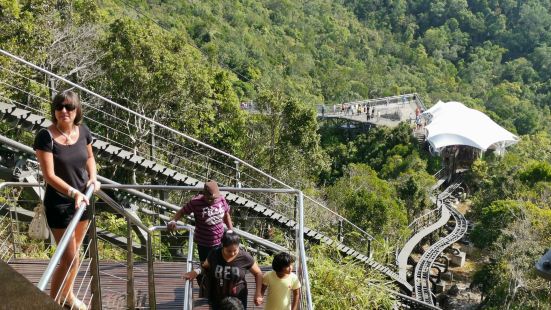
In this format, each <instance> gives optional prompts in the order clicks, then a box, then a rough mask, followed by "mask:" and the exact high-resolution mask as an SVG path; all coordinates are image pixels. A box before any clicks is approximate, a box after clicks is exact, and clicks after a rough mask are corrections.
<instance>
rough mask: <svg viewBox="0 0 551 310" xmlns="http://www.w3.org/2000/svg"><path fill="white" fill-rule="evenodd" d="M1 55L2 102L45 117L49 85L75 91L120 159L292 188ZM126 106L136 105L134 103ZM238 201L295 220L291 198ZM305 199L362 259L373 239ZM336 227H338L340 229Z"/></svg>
mask: <svg viewBox="0 0 551 310" xmlns="http://www.w3.org/2000/svg"><path fill="white" fill-rule="evenodd" d="M0 54H2V55H4V56H6V57H8V58H7V59H11V60H13V61H11V62H10V61H7V62H5V63H4V64H2V65H0V71H1V72H4V73H5V74H6V75H8V76H12V77H13V78H11V79H6V80H0V84H1V85H0V86H2V87H4V88H5V89H7V90H9V92H6V93H0V100H4V101H5V102H8V103H11V104H15V105H17V106H18V107H21V108H25V109H27V110H29V111H32V112H33V113H36V114H38V115H43V116H45V117H48V115H49V111H48V109H47V108H46V106H47V105H48V104H49V102H50V99H49V97H48V96H49V95H48V94H51V93H55V92H57V89H53V88H52V87H50V85H58V86H57V88H60V89H63V88H75V89H78V90H80V91H81V92H82V94H81V97H82V103H83V106H84V107H85V108H86V109H87V111H86V113H85V119H86V122H87V124H88V126H89V127H90V128H91V129H92V131H93V132H94V135H95V137H97V138H98V139H100V140H102V141H105V142H108V143H110V144H111V145H112V146H114V147H117V148H120V150H118V151H117V152H118V154H119V156H122V155H121V154H123V153H124V154H125V155H124V156H134V155H135V156H139V157H141V158H142V159H143V160H146V161H151V165H152V167H159V166H156V165H155V163H157V164H159V165H162V166H163V167H164V168H166V169H165V172H164V174H174V173H176V172H178V173H182V174H184V175H185V176H187V177H188V179H187V180H190V181H192V180H193V179H196V180H199V181H205V180H207V179H216V180H217V181H218V182H219V183H220V184H224V185H233V184H237V183H240V184H241V186H243V187H256V188H287V189H292V188H293V187H292V186H291V185H288V184H286V183H284V182H283V181H281V180H280V179H277V178H275V177H273V176H271V175H269V174H267V173H265V172H263V171H262V170H260V169H258V168H256V167H254V166H253V165H251V164H249V163H248V162H246V161H244V160H242V159H240V158H237V157H235V156H233V155H231V154H229V153H227V152H225V151H222V150H220V149H218V148H216V147H213V146H211V145H208V144H206V143H204V142H201V141H199V140H197V139H195V138H193V137H190V136H188V135H186V134H184V133H182V132H180V131H178V130H175V129H173V128H170V127H168V126H166V125H163V124H162V123H161V122H159V120H161V121H164V120H169V119H170V116H169V115H162V113H161V114H158V115H156V118H155V119H152V118H149V117H147V116H144V115H142V114H141V113H137V112H135V111H133V110H132V109H129V108H128V107H126V106H123V105H121V104H118V103H116V102H114V101H112V100H110V99H108V98H105V97H103V96H101V95H99V94H96V93H94V92H92V91H90V90H89V89H87V88H85V87H82V86H80V85H78V84H76V83H73V82H71V81H69V80H67V79H65V78H63V77H60V76H58V75H56V74H54V73H52V72H50V71H48V70H45V69H43V68H40V67H38V66H36V65H34V64H32V63H29V62H27V61H25V60H24V59H21V58H20V57H17V56H15V55H12V54H10V53H9V52H6V51H3V50H1V49H0ZM20 64H22V65H23V66H24V67H26V68H31V69H32V72H33V73H32V74H29V75H23V74H20V73H19V72H18V71H17V70H15V69H16V67H17V66H19V65H20ZM27 72H28V70H27ZM45 80H51V81H55V83H49V84H48V83H44V81H45ZM127 104H128V105H129V106H132V105H134V103H132V102H127ZM157 110H158V109H157ZM148 164H149V162H148ZM164 168H163V169H164ZM169 170H170V173H167V172H168V171H169ZM161 182H167V179H166V177H165V178H164V179H161ZM241 195H243V197H245V198H249V199H251V200H253V201H254V202H257V203H260V204H265V205H266V206H268V207H269V208H272V209H274V211H276V212H278V213H281V214H284V215H285V216H287V217H288V218H292V217H293V216H294V214H292V212H293V211H292V210H294V208H293V205H294V200H293V199H292V198H291V197H278V200H277V201H274V200H273V195H271V194H269V193H241ZM305 198H306V199H305V203H304V211H305V216H306V219H307V221H308V222H307V224H308V226H313V227H315V229H316V230H318V231H320V232H321V233H323V234H325V235H326V236H328V237H330V238H332V239H334V240H337V239H338V238H339V237H341V236H342V237H344V238H345V243H347V244H348V245H349V246H352V247H353V248H354V249H356V250H358V251H360V252H364V253H365V252H366V251H367V250H368V248H369V247H370V246H368V245H367V243H368V242H369V243H371V240H373V239H374V238H373V236H372V235H370V234H369V233H367V232H366V231H365V230H362V229H359V228H358V227H357V226H356V225H354V224H353V223H351V222H350V221H348V220H347V219H346V218H344V217H342V216H341V215H339V214H337V213H336V212H334V211H333V210H331V209H329V208H327V207H326V206H325V205H323V204H322V203H320V202H318V201H316V200H314V199H312V198H310V197H305ZM176 199H178V198H176V197H167V201H175V200H176ZM339 223H342V225H341V226H339ZM339 227H340V229H339Z"/></svg>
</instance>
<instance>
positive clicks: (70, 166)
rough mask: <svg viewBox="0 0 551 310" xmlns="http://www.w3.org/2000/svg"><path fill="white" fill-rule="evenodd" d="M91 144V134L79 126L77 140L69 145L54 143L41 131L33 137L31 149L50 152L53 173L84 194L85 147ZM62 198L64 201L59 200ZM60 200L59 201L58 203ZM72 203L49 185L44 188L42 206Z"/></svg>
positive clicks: (85, 180)
mask: <svg viewBox="0 0 551 310" xmlns="http://www.w3.org/2000/svg"><path fill="white" fill-rule="evenodd" d="M90 143H92V134H91V133H90V129H88V127H86V126H85V125H80V126H79V136H78V140H77V141H76V142H75V143H74V144H71V145H65V144H61V143H58V142H56V141H55V140H53V139H52V136H50V133H49V132H48V130H46V129H41V130H40V131H39V132H38V133H37V134H36V137H35V140H34V145H33V148H34V149H35V150H41V151H44V152H50V153H52V154H53V157H54V172H55V175H57V176H58V177H60V178H61V179H62V180H63V181H65V182H66V183H67V184H69V185H70V186H72V187H73V188H75V189H77V190H79V191H80V192H82V193H84V191H85V190H86V182H88V171H87V170H86V161H87V160H88V151H87V148H86V146H87V145H88V144H90ZM60 198H64V199H60ZM60 200H61V201H60ZM67 200H69V201H70V202H72V201H73V200H72V199H71V198H69V197H68V196H67V195H66V193H59V192H57V191H56V190H55V189H54V188H53V187H52V186H50V185H49V184H48V185H47V186H46V194H45V197H44V205H46V206H48V205H52V204H53V205H55V204H58V203H66V202H67Z"/></svg>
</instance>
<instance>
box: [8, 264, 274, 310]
mask: <svg viewBox="0 0 551 310" xmlns="http://www.w3.org/2000/svg"><path fill="white" fill-rule="evenodd" d="M88 262H89V261H88V260H86V261H85V262H84V263H83V264H82V267H81V269H80V271H79V273H78V276H77V279H76V281H75V283H76V284H75V293H76V292H77V291H78V286H79V283H81V280H82V278H83V277H85V278H86V279H87V281H85V284H84V285H83V288H82V289H81V291H80V293H79V294H77V296H78V297H79V298H81V297H82V296H83V295H84V294H83V292H84V291H85V290H86V287H85V286H86V285H87V284H88V283H89V279H90V273H89V272H88V274H86V267H87V266H88ZM47 263H48V261H47V260H37V259H18V260H14V261H11V262H10V263H9V264H10V266H11V267H12V268H13V269H15V270H16V271H17V272H19V273H21V274H22V275H24V276H25V277H26V278H27V279H28V280H29V281H31V282H32V283H33V284H35V285H36V284H37V283H38V281H39V280H40V277H41V276H42V274H43V272H44V270H45V269H46V266H47ZM185 266H186V263H185V262H156V263H155V264H154V268H155V291H156V298H157V309H179V310H181V309H183V305H184V300H183V298H184V281H183V280H182V278H181V276H182V273H183V272H184V270H185ZM262 269H263V271H267V270H269V268H264V267H263V268H262ZM100 273H101V280H100V281H101V291H102V302H103V309H126V266H125V265H123V264H122V263H121V262H113V261H101V262H100ZM85 274H86V275H85ZM134 281H135V282H134V283H135V296H136V308H138V309H146V308H149V304H148V302H149V299H148V293H147V264H146V263H141V262H140V263H135V265H134ZM247 282H248V283H247V284H248V287H249V301H248V303H249V305H248V309H264V307H262V306H261V307H256V306H254V303H253V297H254V288H255V285H254V278H253V277H252V275H251V274H250V273H248V274H247ZM195 284H196V282H194V288H193V297H194V309H209V307H208V305H207V302H206V300H204V299H199V298H198V288H197V285H195ZM49 289H50V288H49V284H48V287H47V290H46V292H47V293H48V294H49ZM86 295H87V296H86V297H85V298H83V301H84V302H85V303H87V304H88V303H89V301H90V297H89V296H90V293H88V294H86Z"/></svg>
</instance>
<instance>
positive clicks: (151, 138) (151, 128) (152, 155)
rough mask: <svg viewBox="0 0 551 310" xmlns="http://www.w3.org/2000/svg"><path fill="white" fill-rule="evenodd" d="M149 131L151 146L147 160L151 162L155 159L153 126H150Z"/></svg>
mask: <svg viewBox="0 0 551 310" xmlns="http://www.w3.org/2000/svg"><path fill="white" fill-rule="evenodd" d="M149 129H150V130H149V138H150V141H151V142H150V143H151V145H150V146H149V156H150V158H149V159H150V160H153V159H154V158H155V124H150V125H149Z"/></svg>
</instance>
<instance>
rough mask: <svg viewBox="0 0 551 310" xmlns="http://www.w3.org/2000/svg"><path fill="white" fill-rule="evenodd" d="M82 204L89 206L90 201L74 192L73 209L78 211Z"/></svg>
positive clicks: (79, 193) (81, 194)
mask: <svg viewBox="0 0 551 310" xmlns="http://www.w3.org/2000/svg"><path fill="white" fill-rule="evenodd" d="M82 202H85V203H86V205H89V204H90V201H89V200H88V198H87V197H86V196H85V195H84V194H83V193H81V192H79V191H76V192H75V209H78V208H79V207H80V205H81V203H82Z"/></svg>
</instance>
